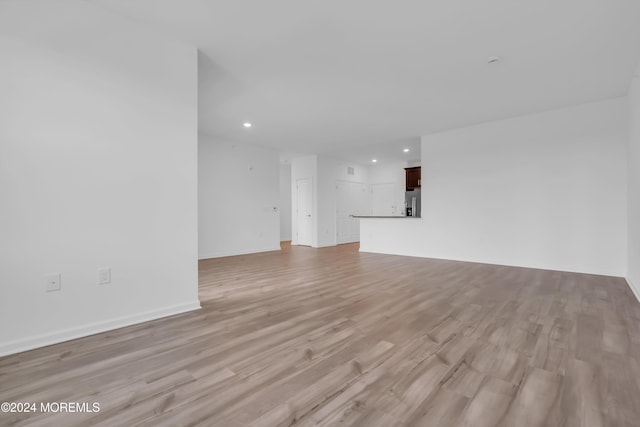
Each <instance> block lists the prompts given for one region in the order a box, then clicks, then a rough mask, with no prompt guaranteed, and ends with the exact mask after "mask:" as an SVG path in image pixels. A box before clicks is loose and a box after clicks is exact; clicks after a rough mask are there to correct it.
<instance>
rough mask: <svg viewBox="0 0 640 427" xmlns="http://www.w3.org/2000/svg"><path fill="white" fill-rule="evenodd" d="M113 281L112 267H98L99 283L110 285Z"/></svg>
mask: <svg viewBox="0 0 640 427" xmlns="http://www.w3.org/2000/svg"><path fill="white" fill-rule="evenodd" d="M109 283H111V269H110V268H99V269H98V285H108V284H109Z"/></svg>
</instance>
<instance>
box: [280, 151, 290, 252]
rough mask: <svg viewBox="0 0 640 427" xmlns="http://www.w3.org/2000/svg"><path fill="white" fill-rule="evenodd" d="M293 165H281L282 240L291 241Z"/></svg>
mask: <svg viewBox="0 0 640 427" xmlns="http://www.w3.org/2000/svg"><path fill="white" fill-rule="evenodd" d="M291 211H292V208H291V163H287V164H281V165H280V240H281V241H287V240H291V227H292V225H291Z"/></svg>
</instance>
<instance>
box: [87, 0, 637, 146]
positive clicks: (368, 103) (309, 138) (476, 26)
mask: <svg viewBox="0 0 640 427" xmlns="http://www.w3.org/2000/svg"><path fill="white" fill-rule="evenodd" d="M88 1H90V2H91V3H93V4H96V5H100V6H102V7H105V8H107V9H110V10H112V11H114V12H116V13H119V14H121V15H125V16H128V17H130V18H133V19H134V20H136V21H138V22H140V23H141V24H143V25H146V26H148V27H150V28H153V29H154V30H156V31H160V32H162V33H164V34H168V35H170V36H171V37H174V38H177V39H180V40H183V41H186V42H188V43H190V44H193V45H195V46H197V47H198V48H199V49H200V52H201V55H200V67H199V72H200V129H201V131H203V132H205V133H209V134H211V135H217V136H221V137H225V138H229V139H233V140H238V141H244V142H251V143H255V144H261V145H267V146H272V147H275V148H278V149H280V150H282V151H289V152H296V153H314V152H320V153H322V152H331V151H335V150H338V149H348V148H349V147H357V146H362V145H363V144H380V143H382V142H388V141H396V140H402V139H405V138H414V137H417V136H419V135H423V134H427V133H431V132H435V131H440V130H445V129H450V128H455V127H460V126H465V125H469V124H473V123H479V122H483V121H487V120H493V119H499V118H506V117H511V116H516V115H520V114H525V113H529V112H536V111H542V110H547V109H551V108H557V107H563V106H568V105H572V104H577V103H582V102H588V101H592V100H597V99H603V98H607V97H615V96H620V95H623V94H625V93H626V91H627V88H628V85H629V82H630V79H631V76H632V73H633V69H634V65H635V63H636V62H637V61H638V59H639V57H640V1H638V0H563V1H558V0H536V1H527V2H522V1H514V0H484V1H464V0H429V1H427V0H414V1H411V0H396V1H388V0H341V1H338V0H269V1H265V0H217V1H210V0H209V1H208V0H88ZM492 55H500V56H502V57H503V58H504V60H503V61H502V62H501V63H500V64H498V65H487V62H486V61H487V58H488V57H489V56H492ZM244 121H251V122H252V123H253V125H254V126H253V127H252V128H251V129H249V130H247V129H245V128H243V127H242V123H243V122H244Z"/></svg>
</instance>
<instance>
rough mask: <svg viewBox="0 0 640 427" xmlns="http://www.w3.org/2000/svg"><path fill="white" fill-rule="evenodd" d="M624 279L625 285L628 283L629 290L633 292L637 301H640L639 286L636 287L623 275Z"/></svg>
mask: <svg viewBox="0 0 640 427" xmlns="http://www.w3.org/2000/svg"><path fill="white" fill-rule="evenodd" d="M625 280H626V281H627V285H629V288H631V292H633V295H635V297H636V299H637V300H638V302H640V288H638V287H637V286H636V285H635V284H634V283H633V282H632V281H631V279H629V278H628V277H625Z"/></svg>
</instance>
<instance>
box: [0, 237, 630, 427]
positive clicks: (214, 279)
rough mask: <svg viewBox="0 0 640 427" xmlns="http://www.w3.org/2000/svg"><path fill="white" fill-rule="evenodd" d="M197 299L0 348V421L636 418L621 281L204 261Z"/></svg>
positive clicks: (351, 248) (294, 259)
mask: <svg viewBox="0 0 640 427" xmlns="http://www.w3.org/2000/svg"><path fill="white" fill-rule="evenodd" d="M199 268H200V300H201V305H202V307H203V308H202V309H201V310H199V311H195V312H191V313H185V314H182V315H178V316H172V317H170V318H165V319H159V320H156V321H152V322H146V323H143V324H139V325H133V326H130V327H127V328H122V329H118V330H114V331H109V332H106V333H102V334H96V335H93V336H90V337H86V338H82V339H77V340H73V341H69V342H65V343H61V344H57V345H53V346H49V347H45V348H41V349H37V350H33V351H29V352H24V353H21V354H16V355H12V356H7V357H3V358H0V402H3V401H21V402H37V403H40V402H99V403H100V408H101V410H100V412H97V413H58V414H42V413H0V426H5V425H6V426H9V425H11V426H13V425H17V426H22V425H24V426H50V425H53V426H59V425H65V426H109V427H110V426H154V427H155V426H176V425H184V426H197V425H201V426H207V427H208V426H225V427H226V426H230V427H241V426H277V425H287V426H288V425H296V426H297V425H299V426H316V425H319V426H335V425H349V426H366V427H371V426H384V427H389V426H405V425H407V426H409V425H415V426H442V427H448V426H455V427H460V426H474V427H478V426H479V427H482V426H499V425H502V426H563V427H578V426H580V427H584V426H623V427H625V426H637V425H638V421H637V420H640V304H639V303H638V302H637V301H636V300H635V299H634V297H633V295H632V293H631V291H630V290H629V288H628V287H627V285H626V283H625V282H624V280H623V279H619V278H612V277H604V276H594V275H585V274H575V273H565V272H557V271H544V270H536V269H529V268H514V267H506V266H496V265H485V264H474V263H464V262H455V261H446V260H433V259H422V258H411V257H400V256H390V255H380V254H366V253H360V252H358V247H357V245H341V246H338V247H330V248H322V249H313V248H307V247H291V246H289V245H286V246H284V247H283V249H282V251H277V252H268V253H261V254H253V255H245V256H235V257H227V258H218V259H210V260H203V261H200V263H199Z"/></svg>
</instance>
